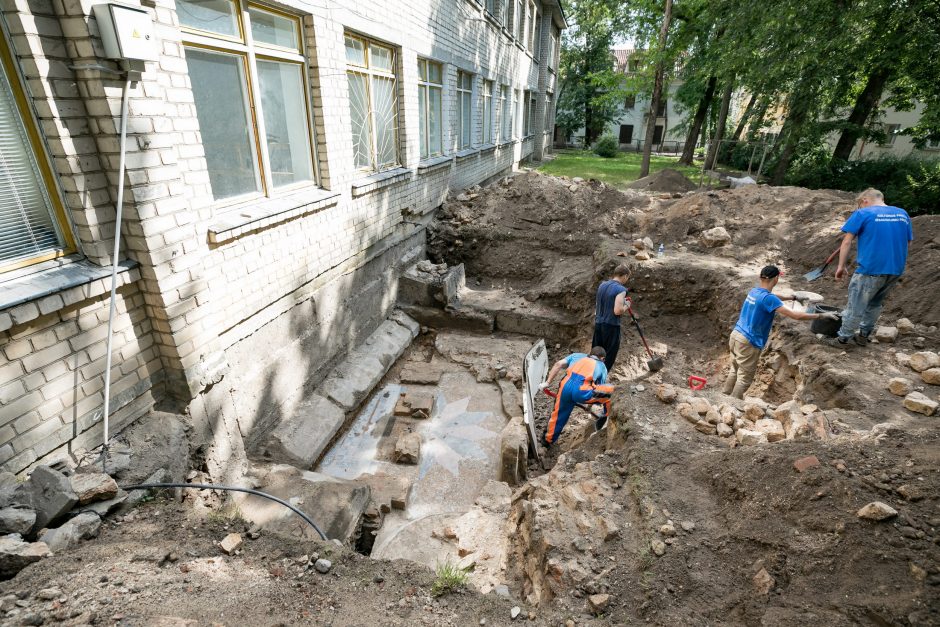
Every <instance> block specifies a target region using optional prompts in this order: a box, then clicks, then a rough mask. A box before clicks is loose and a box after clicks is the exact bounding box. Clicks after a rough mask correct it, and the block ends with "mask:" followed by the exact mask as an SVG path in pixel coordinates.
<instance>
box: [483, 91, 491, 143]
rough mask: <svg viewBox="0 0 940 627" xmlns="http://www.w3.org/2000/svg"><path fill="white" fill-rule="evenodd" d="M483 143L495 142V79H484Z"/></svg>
mask: <svg viewBox="0 0 940 627" xmlns="http://www.w3.org/2000/svg"><path fill="white" fill-rule="evenodd" d="M483 143H484V144H492V143H493V81H483Z"/></svg>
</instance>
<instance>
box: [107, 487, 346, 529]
mask: <svg viewBox="0 0 940 627" xmlns="http://www.w3.org/2000/svg"><path fill="white" fill-rule="evenodd" d="M158 488H159V489H163V488H193V489H196V490H225V491H228V492H244V493H245V494H253V495H255V496H260V497H262V498H265V499H268V500H271V501H274V502H275V503H280V504H281V505H283V506H284V507H286V508H288V509H289V510H291V511H292V512H294V513H295V514H297V515H298V516H300V517H301V518H303V519H304V522H306V523H307V524H308V525H310V526H311V527H313V530H314V531H316V532H317V534H318V535H319V536H320V539H321V540H323V541H324V542H326V541H328V538H327V537H326V534H325V533H323V532H322V531H321V530H320V528H319V527H317V523H315V522H313V520H312V519H311V518H310V517H309V516H307V515H306V514H305V513H303V512H302V511H300V510H299V509H297V508H296V507H294V506H293V505H291V504H290V503H288V502H287V501H284V500H282V499H279V498H277V497H276V496H272V495H270V494H267V493H265V492H259V491H258V490H252V489H250V488H237V487H235V486H228V485H213V484H205V483H139V484H135V485H126V486H121V489H122V490H124V491H125V492H130V491H131V490H152V489H158Z"/></svg>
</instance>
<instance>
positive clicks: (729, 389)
mask: <svg viewBox="0 0 940 627" xmlns="http://www.w3.org/2000/svg"><path fill="white" fill-rule="evenodd" d="M728 348H729V349H730V350H731V368H730V369H729V370H728V377H727V378H726V379H725V385H724V387H723V388H722V390H721V391H722V392H724V393H725V394H730V395H731V396H733V397H735V398H744V393H745V392H747V389H748V388H749V387H751V382H752V381H753V380H754V375H755V374H757V363H758V362H759V361H760V349H759V348H757V347H756V346H754V345H753V344H751V343H750V342H748V341H747V338H746V337H744V336H743V335H741V333H739V332H738V331H732V332H731V339H730V340H728Z"/></svg>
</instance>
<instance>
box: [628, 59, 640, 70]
mask: <svg viewBox="0 0 940 627" xmlns="http://www.w3.org/2000/svg"><path fill="white" fill-rule="evenodd" d="M627 70H628V71H630V72H638V71H639V70H640V60H639V59H633V58H631V59H630V60H628V61H627Z"/></svg>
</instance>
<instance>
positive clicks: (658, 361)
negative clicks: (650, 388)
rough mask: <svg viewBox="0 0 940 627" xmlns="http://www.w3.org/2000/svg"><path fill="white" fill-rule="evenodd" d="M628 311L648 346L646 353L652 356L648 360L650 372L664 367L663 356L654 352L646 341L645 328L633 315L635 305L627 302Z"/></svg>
mask: <svg viewBox="0 0 940 627" xmlns="http://www.w3.org/2000/svg"><path fill="white" fill-rule="evenodd" d="M627 311H628V312H629V313H630V318H631V319H632V320H633V324H634V325H636V330H637V332H638V333H639V334H640V339H641V340H643V346H645V347H646V353H647V354H648V355H649V356H650V358H649V361H647V362H646V367H647V368H649V369H650V372H657V371H659V370H662V369H663V359H662V357H657V356H656V355H654V354H653V351H651V350H650V345H649V344H647V343H646V338H645V337H644V336H643V329H641V328H640V322H639V320H637V319H636V316H634V315H633V307H631V306H630V305H629V303H628V304H627Z"/></svg>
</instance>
